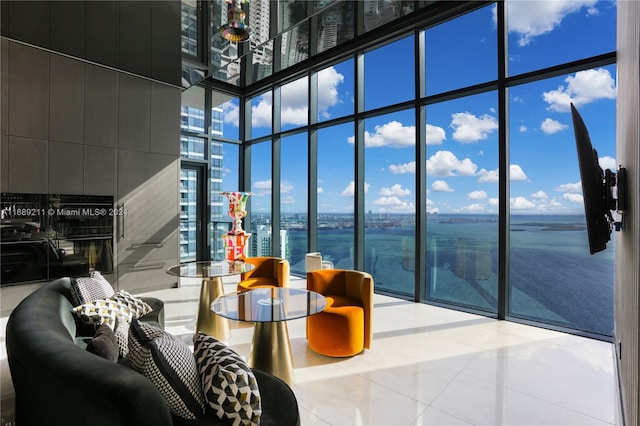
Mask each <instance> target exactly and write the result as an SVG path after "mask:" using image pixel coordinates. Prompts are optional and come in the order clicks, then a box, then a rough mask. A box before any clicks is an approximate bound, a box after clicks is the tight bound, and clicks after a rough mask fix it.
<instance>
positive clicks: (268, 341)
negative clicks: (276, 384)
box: [249, 321, 294, 385]
mask: <svg viewBox="0 0 640 426" xmlns="http://www.w3.org/2000/svg"><path fill="white" fill-rule="evenodd" d="M249 365H250V366H251V367H253V368H255V369H257V370H261V371H265V372H267V373H271V374H273V375H274V376H276V377H279V378H280V379H282V380H284V381H285V382H286V383H287V384H289V385H293V383H294V374H293V355H292V353H291V341H290V340H289V331H288V328H287V322H286V321H278V322H257V323H256V324H255V329H254V330H253V341H252V344H251V355H250V358H249Z"/></svg>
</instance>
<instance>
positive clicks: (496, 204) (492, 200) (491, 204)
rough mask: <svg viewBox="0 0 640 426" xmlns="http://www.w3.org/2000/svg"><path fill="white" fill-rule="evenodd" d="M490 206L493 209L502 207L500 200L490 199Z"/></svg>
mask: <svg viewBox="0 0 640 426" xmlns="http://www.w3.org/2000/svg"><path fill="white" fill-rule="evenodd" d="M489 205H490V206H491V207H497V206H499V205H500V199H499V198H489Z"/></svg>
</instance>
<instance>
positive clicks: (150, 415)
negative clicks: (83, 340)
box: [6, 278, 173, 426]
mask: <svg viewBox="0 0 640 426" xmlns="http://www.w3.org/2000/svg"><path fill="white" fill-rule="evenodd" d="M69 288H70V279H69V278H60V279H58V280H55V281H52V282H49V283H47V284H45V285H43V286H42V287H41V288H39V289H38V290H36V291H35V292H33V293H32V294H30V295H29V296H27V298H25V299H24V300H23V301H22V302H21V303H20V304H19V305H18V306H17V307H16V308H15V309H14V310H13V312H12V313H11V316H10V317H9V321H8V322H7V330H6V346H7V357H8V361H9V370H10V372H11V378H12V381H13V385H14V388H15V393H16V423H17V424H19V425H44V424H47V425H61V426H63V425H64V426H69V425H92V426H102V425H104V426H114V425H154V426H162V425H172V424H173V423H172V419H171V415H170V413H169V410H168V408H167V405H166V404H165V402H164V399H163V397H162V395H161V394H160V392H159V391H158V390H157V389H156V388H155V386H153V384H152V383H151V382H150V381H149V380H148V379H147V378H145V377H144V376H142V375H141V374H140V373H138V372H136V371H134V370H132V369H131V368H129V367H127V366H123V365H120V364H117V363H114V362H111V361H108V360H106V359H103V358H101V357H99V356H97V355H94V354H92V353H89V352H87V351H86V350H85V349H84V347H82V345H77V344H75V336H76V323H75V319H74V316H73V314H72V313H71V308H72V303H71V301H70V300H71V299H70V290H69Z"/></svg>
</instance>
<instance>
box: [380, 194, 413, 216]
mask: <svg viewBox="0 0 640 426" xmlns="http://www.w3.org/2000/svg"><path fill="white" fill-rule="evenodd" d="M373 204H374V205H376V206H381V207H386V208H383V209H381V211H392V212H412V211H415V208H414V206H413V203H409V202H406V201H402V200H401V199H399V198H398V197H380V198H378V199H376V200H374V201H373Z"/></svg>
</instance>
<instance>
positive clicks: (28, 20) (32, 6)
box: [2, 1, 50, 48]
mask: <svg viewBox="0 0 640 426" xmlns="http://www.w3.org/2000/svg"><path fill="white" fill-rule="evenodd" d="M8 3H9V7H8V8H9V13H8V15H9V25H8V26H7V27H8V35H9V37H11V38H15V39H17V40H21V41H24V42H27V43H31V44H35V45H36V46H41V47H46V48H49V47H50V40H49V29H50V26H49V17H50V3H49V2H47V1H10V2H8ZM2 34H3V35H4V34H5V31H4V30H3V31H2Z"/></svg>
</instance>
